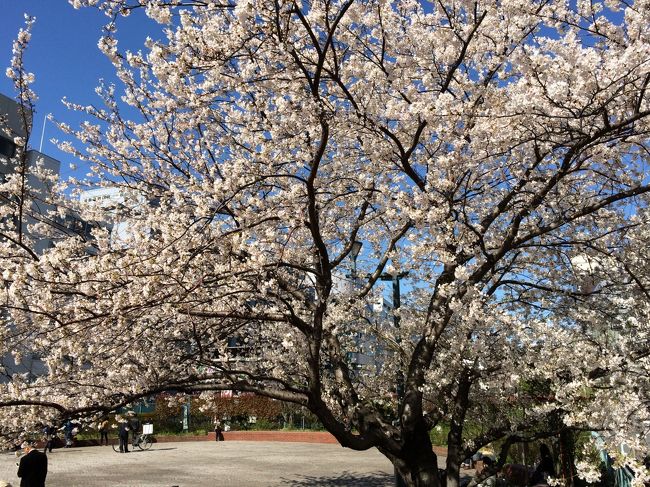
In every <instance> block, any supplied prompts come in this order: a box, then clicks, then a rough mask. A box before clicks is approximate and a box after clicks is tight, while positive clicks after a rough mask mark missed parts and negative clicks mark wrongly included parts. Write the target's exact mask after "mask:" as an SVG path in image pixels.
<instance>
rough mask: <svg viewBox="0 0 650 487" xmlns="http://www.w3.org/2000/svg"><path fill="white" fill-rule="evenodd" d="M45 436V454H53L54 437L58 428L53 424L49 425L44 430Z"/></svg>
mask: <svg viewBox="0 0 650 487" xmlns="http://www.w3.org/2000/svg"><path fill="white" fill-rule="evenodd" d="M43 434H45V448H43V453H45V452H50V453H52V447H53V446H54V437H55V435H56V428H55V427H54V426H52V425H51V424H48V425H47V426H46V427H45V428H44V429H43Z"/></svg>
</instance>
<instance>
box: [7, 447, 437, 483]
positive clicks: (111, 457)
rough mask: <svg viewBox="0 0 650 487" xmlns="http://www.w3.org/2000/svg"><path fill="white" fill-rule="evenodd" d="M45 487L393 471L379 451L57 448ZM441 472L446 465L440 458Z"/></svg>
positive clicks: (330, 478) (11, 468)
mask: <svg viewBox="0 0 650 487" xmlns="http://www.w3.org/2000/svg"><path fill="white" fill-rule="evenodd" d="M48 458H49V473H48V476H47V482H46V486H47V487H172V486H178V487H215V486H219V487H274V486H285V487H344V486H345V487H390V486H393V485H394V479H393V467H392V465H391V463H390V462H389V461H388V460H387V459H386V458H385V457H384V456H382V455H381V454H380V453H379V452H378V451H377V450H370V451H365V452H356V451H352V450H349V449H346V448H343V447H341V446H339V445H333V444H318V443H280V442H251V441H225V442H218V443H217V442H212V441H198V442H174V443H172V442H170V443H157V444H154V445H153V448H152V449H151V450H148V451H139V450H137V449H136V451H133V452H130V453H128V454H120V453H116V452H114V451H113V449H112V448H111V447H110V446H89V447H78V448H69V449H63V448H59V449H55V450H54V451H53V452H52V453H51V454H48ZM16 461H17V459H16V456H15V455H14V454H13V453H6V452H4V453H0V480H5V481H9V482H11V483H12V485H13V486H14V487H18V485H19V484H20V482H19V479H18V478H17V477H16V470H17V467H16ZM438 461H439V464H440V465H441V466H442V464H443V463H444V458H439V459H438Z"/></svg>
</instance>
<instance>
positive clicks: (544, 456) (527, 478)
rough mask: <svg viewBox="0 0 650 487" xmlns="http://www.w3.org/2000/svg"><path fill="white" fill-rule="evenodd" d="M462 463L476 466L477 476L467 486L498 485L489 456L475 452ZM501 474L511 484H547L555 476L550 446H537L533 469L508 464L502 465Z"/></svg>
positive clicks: (490, 486)
mask: <svg viewBox="0 0 650 487" xmlns="http://www.w3.org/2000/svg"><path fill="white" fill-rule="evenodd" d="M478 462H480V464H479V463H478ZM463 464H464V465H466V466H469V467H474V468H476V472H477V474H478V478H475V479H472V480H471V481H470V482H469V483H468V484H467V487H496V486H497V485H498V481H497V472H496V471H495V469H494V460H493V459H492V458H491V457H490V456H486V455H482V454H481V453H477V454H475V455H474V456H473V457H472V458H471V459H468V460H466V461H465V462H463ZM517 467H518V468H517ZM481 474H482V475H481ZM502 474H503V475H504V477H503V478H505V479H506V480H507V482H508V483H509V484H513V485H529V486H546V485H548V479H549V478H550V477H554V476H555V463H554V462H553V455H552V454H551V450H550V448H549V447H548V446H547V445H545V444H544V443H542V444H541V445H540V446H539V462H538V463H537V466H536V467H535V470H529V469H528V467H525V466H524V465H512V464H509V465H505V466H504V468H503V471H502Z"/></svg>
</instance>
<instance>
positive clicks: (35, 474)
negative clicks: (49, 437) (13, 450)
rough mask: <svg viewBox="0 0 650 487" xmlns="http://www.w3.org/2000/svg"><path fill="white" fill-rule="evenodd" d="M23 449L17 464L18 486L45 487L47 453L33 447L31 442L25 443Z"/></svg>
mask: <svg viewBox="0 0 650 487" xmlns="http://www.w3.org/2000/svg"><path fill="white" fill-rule="evenodd" d="M24 450H25V454H24V455H23V456H22V457H20V463H19V464H18V474H17V475H18V477H20V487H45V477H47V455H46V454H45V453H43V452H40V451H38V450H37V449H35V448H34V445H32V444H31V443H26V444H25V445H24Z"/></svg>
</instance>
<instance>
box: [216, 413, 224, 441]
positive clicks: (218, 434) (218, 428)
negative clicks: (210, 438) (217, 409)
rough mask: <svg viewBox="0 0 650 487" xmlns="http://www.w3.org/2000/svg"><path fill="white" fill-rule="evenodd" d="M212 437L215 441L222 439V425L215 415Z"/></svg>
mask: <svg viewBox="0 0 650 487" xmlns="http://www.w3.org/2000/svg"><path fill="white" fill-rule="evenodd" d="M214 439H215V441H223V427H222V426H221V421H220V420H219V419H218V418H217V417H216V416H215V417H214Z"/></svg>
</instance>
